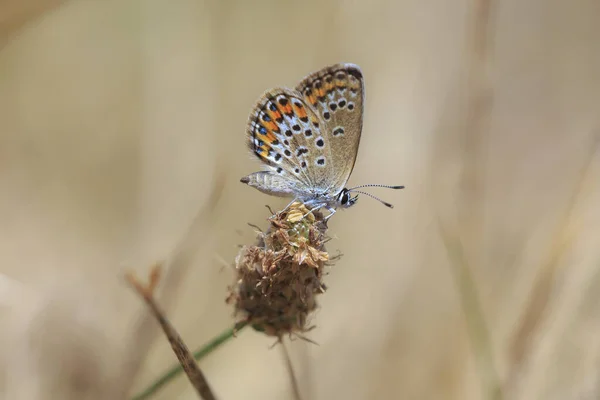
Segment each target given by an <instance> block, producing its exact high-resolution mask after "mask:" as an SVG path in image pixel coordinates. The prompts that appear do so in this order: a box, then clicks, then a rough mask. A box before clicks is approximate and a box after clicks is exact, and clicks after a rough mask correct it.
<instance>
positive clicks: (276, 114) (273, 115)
mask: <svg viewBox="0 0 600 400" xmlns="http://www.w3.org/2000/svg"><path fill="white" fill-rule="evenodd" d="M267 113H268V114H269V117H271V119H274V120H277V119H279V118H281V113H280V112H279V111H277V110H276V111H271V110H269V111H267Z"/></svg>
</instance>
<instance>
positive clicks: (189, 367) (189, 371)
mask: <svg viewBox="0 0 600 400" xmlns="http://www.w3.org/2000/svg"><path fill="white" fill-rule="evenodd" d="M126 277H127V280H128V282H129V283H130V284H131V285H132V286H133V288H134V289H135V290H136V291H137V292H138V294H139V295H140V296H142V298H143V299H144V301H145V302H146V304H147V305H148V307H150V311H151V312H152V314H154V316H155V317H156V319H157V320H158V322H159V323H160V325H161V327H162V329H163V331H164V333H165V335H166V336H167V338H168V339H169V343H171V348H172V349H173V352H174V353H175V355H176V356H177V359H178V360H179V363H180V364H181V366H182V367H183V370H184V371H185V373H186V375H187V376H188V379H189V380H190V383H191V384H192V386H194V388H195V389H196V391H197V392H198V395H200V398H201V399H204V400H216V397H215V395H214V394H213V392H212V390H211V389H210V386H209V385H208V381H207V380H206V377H205V376H204V374H203V373H202V371H201V370H200V367H199V366H198V364H196V361H195V360H194V357H192V355H191V354H190V351H189V349H188V348H187V346H186V345H185V343H184V342H183V339H181V337H180V336H179V334H178V333H177V331H176V330H175V328H173V326H172V325H171V323H170V322H169V321H168V320H167V318H166V317H165V316H164V314H163V312H162V311H161V310H160V308H159V307H158V305H157V304H156V302H155V301H154V297H153V293H154V289H155V288H156V285H157V284H158V281H159V278H160V267H159V266H158V265H157V266H155V267H154V268H153V269H152V271H151V273H150V283H149V284H148V285H147V286H146V287H144V286H143V285H142V284H141V283H140V282H139V281H138V280H137V279H136V278H135V277H134V276H133V275H132V274H127V276H126Z"/></svg>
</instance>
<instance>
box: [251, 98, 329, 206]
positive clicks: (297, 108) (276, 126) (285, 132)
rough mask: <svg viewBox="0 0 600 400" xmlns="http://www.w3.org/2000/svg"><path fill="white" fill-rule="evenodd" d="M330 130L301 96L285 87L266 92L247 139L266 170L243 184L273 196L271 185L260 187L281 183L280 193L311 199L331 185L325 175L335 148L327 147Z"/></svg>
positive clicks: (253, 116)
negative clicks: (320, 189) (327, 135)
mask: <svg viewBox="0 0 600 400" xmlns="http://www.w3.org/2000/svg"><path fill="white" fill-rule="evenodd" d="M326 131H327V128H326V127H324V126H323V125H322V123H321V120H320V118H319V117H318V115H317V112H316V111H315V110H314V109H313V108H312V107H311V106H309V105H307V104H306V102H305V101H304V99H303V97H302V95H301V94H300V93H298V92H296V91H293V90H290V89H285V88H277V89H272V90H269V91H267V92H265V93H264V94H263V95H262V96H261V97H260V99H259V100H258V102H257V103H256V105H255V107H254V109H253V110H252V112H251V113H250V117H249V119H248V126H247V139H248V145H249V147H250V150H251V151H252V153H254V154H255V155H256V156H257V157H258V158H259V159H260V160H261V162H262V163H263V165H264V167H265V169H266V171H265V172H264V173H262V174H261V175H255V176H254V178H252V177H253V176H252V175H251V176H249V177H247V178H248V179H247V178H243V180H242V182H245V183H248V184H250V185H251V186H254V187H256V188H257V189H259V190H261V191H263V192H267V193H270V190H269V186H270V185H269V184H265V185H261V184H260V182H263V181H264V182H266V179H268V180H269V182H274V181H276V182H277V190H276V192H277V193H279V194H282V193H286V191H287V192H289V193H290V194H294V195H296V196H297V197H299V198H301V199H307V198H310V197H311V196H312V195H314V193H315V191H317V192H318V191H319V188H320V187H324V186H327V184H328V180H327V179H326V175H324V174H322V173H321V171H322V170H324V169H325V167H326V159H327V158H331V149H329V148H326V146H325V136H326ZM265 173H266V174H268V175H265ZM256 178H260V179H256ZM259 181H260V182H259ZM253 182H254V184H253ZM286 185H287V186H286ZM277 193H272V194H277Z"/></svg>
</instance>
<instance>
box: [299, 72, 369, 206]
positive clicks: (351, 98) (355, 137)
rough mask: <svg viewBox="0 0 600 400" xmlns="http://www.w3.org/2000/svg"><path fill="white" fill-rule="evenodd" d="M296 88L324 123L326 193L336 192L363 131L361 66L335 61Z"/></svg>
mask: <svg viewBox="0 0 600 400" xmlns="http://www.w3.org/2000/svg"><path fill="white" fill-rule="evenodd" d="M296 91H298V92H299V93H301V94H302V96H303V98H304V100H305V102H306V103H307V104H308V105H310V106H311V107H312V109H314V110H315V111H316V112H317V114H318V118H319V120H320V121H322V123H323V124H324V125H325V126H326V129H323V130H322V132H323V139H324V141H325V147H326V148H327V149H328V150H329V156H326V157H327V160H326V162H328V163H332V164H333V165H330V166H329V168H327V171H328V172H329V174H331V176H328V177H326V178H325V179H326V180H327V181H328V182H329V184H328V187H327V193H328V194H330V195H335V194H337V193H339V192H340V191H341V190H342V189H343V188H344V186H345V185H346V182H347V181H348V178H350V174H351V173H352V170H353V168H354V163H355V162H356V155H357V153H358V146H359V144H360V137H361V133H362V123H363V122H362V121H363V106H364V97H365V90H364V81H363V75H362V72H361V70H360V68H359V67H358V66H357V65H354V64H336V65H332V66H329V67H326V68H323V69H321V70H319V71H317V72H315V73H313V74H311V75H309V76H307V77H306V78H304V79H303V80H302V82H300V84H299V85H298V86H297V87H296Z"/></svg>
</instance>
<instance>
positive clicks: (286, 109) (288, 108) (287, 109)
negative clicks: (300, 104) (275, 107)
mask: <svg viewBox="0 0 600 400" xmlns="http://www.w3.org/2000/svg"><path fill="white" fill-rule="evenodd" d="M280 110H281V112H283V113H284V114H290V113H291V112H292V106H291V105H290V103H288V104H286V105H285V106H281V108H280Z"/></svg>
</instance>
